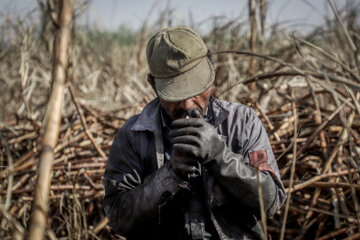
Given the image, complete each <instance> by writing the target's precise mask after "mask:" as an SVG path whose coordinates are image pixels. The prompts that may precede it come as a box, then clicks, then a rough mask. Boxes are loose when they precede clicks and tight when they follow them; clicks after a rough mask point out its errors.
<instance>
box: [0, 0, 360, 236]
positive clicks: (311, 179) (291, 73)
mask: <svg viewBox="0 0 360 240" xmlns="http://www.w3.org/2000/svg"><path fill="white" fill-rule="evenodd" d="M39 2H40V3H41V1H39ZM49 2H52V1H49ZM249 2H252V1H249ZM262 2H266V1H262ZM330 3H331V1H329V4H330ZM51 7H54V8H56V6H51V4H49V5H47V4H45V3H42V4H40V7H39V11H40V12H41V21H40V23H39V22H37V21H35V20H34V16H33V15H31V14H29V15H27V16H6V15H3V16H1V20H0V31H1V34H0V88H1V97H0V107H1V111H0V120H1V122H0V140H1V145H0V147H1V152H0V166H1V168H0V179H1V182H0V183H1V184H0V216H1V217H0V219H1V221H0V224H1V225H0V238H2V239H22V238H23V236H24V233H25V232H26V229H27V227H28V225H29V219H30V213H31V204H32V201H33V200H34V199H33V197H34V195H33V191H34V186H35V182H36V177H37V173H36V170H37V163H38V161H39V155H40V150H41V146H40V142H41V141H40V140H39V137H40V135H41V133H40V129H41V125H42V119H43V117H44V114H45V110H46V105H47V103H48V101H49V94H50V88H51V71H52V45H53V36H54V26H53V22H52V21H51V19H52V18H51V15H52V14H54V11H51V9H49V8H51ZM84 7H86V6H84V5H81V4H79V3H77V4H76V5H75V10H76V11H75V14H74V16H78V15H80V14H81V13H82V11H83V9H84ZM249 8H250V9H253V10H256V8H254V7H253V8H252V6H249ZM258 11H259V12H260V13H261V14H253V15H251V14H250V21H249V23H250V27H248V26H249V23H248V22H247V21H246V22H242V21H240V20H239V19H234V20H229V19H219V18H214V19H210V20H209V21H212V23H213V25H212V29H211V30H210V31H209V32H208V33H207V34H206V35H204V36H203V37H204V40H205V41H206V43H207V45H208V46H209V48H210V49H211V50H213V52H214V56H213V58H214V61H215V64H216V66H217V69H218V70H217V75H216V83H215V85H216V91H215V93H214V94H215V96H216V97H218V98H220V99H225V100H228V101H234V102H241V103H243V104H246V105H249V106H252V107H253V108H254V109H255V110H256V111H257V113H258V115H259V117H260V118H261V120H262V121H263V124H264V126H265V127H266V128H267V130H268V134H269V138H270V141H271V144H272V146H273V149H274V152H275V155H276V157H277V159H278V165H279V168H280V172H281V177H282V179H283V182H284V185H285V186H286V188H287V191H288V194H289V196H290V197H289V201H288V202H286V204H285V206H284V207H283V208H282V210H281V211H278V213H277V214H276V215H275V216H274V217H272V218H270V219H268V221H267V230H268V232H269V233H270V234H271V235H272V236H273V239H279V238H280V237H281V233H282V232H283V233H284V239H322V240H325V239H359V238H360V234H359V232H360V208H359V201H358V199H359V198H360V187H359V186H360V184H359V183H360V175H359V170H360V158H359V155H360V147H359V146H360V105H359V99H360V55H359V51H360V16H359V12H360V4H359V2H356V1H349V2H348V4H347V5H346V7H345V8H344V9H338V12H339V15H340V16H339V18H336V17H333V16H334V15H333V14H331V16H328V18H327V19H326V20H327V21H326V24H325V25H324V26H321V27H318V28H316V29H314V30H313V31H312V32H310V33H308V34H306V35H300V34H288V33H287V32H286V31H283V28H282V26H281V25H280V26H266V25H264V24H262V23H264V20H265V15H264V14H265V12H264V11H265V10H264V9H261V8H259V9H258ZM171 13H172V10H171V9H170V8H169V7H167V8H166V9H165V10H164V14H160V15H161V16H165V17H161V18H159V21H158V22H157V23H156V25H154V26H147V25H146V24H144V26H143V28H142V29H141V30H140V31H138V32H131V31H126V29H122V30H119V31H118V32H117V33H109V32H102V31H99V30H98V29H91V28H90V29H89V28H84V27H80V26H77V25H76V24H75V23H76V19H75V20H74V21H73V23H74V24H73V27H72V36H71V44H70V49H69V67H68V71H67V79H68V83H67V89H66V91H65V100H64V105H63V110H62V115H63V118H62V124H61V128H60V135H59V139H58V144H57V146H56V148H55V155H54V165H53V171H52V181H51V186H50V196H49V213H48V227H47V230H46V233H45V236H46V238H47V239H57V238H59V239H99V238H116V237H119V236H117V235H116V234H115V233H114V232H112V231H111V230H110V229H109V228H108V227H107V226H106V219H105V216H104V213H103V210H102V197H103V195H104V191H103V186H102V175H103V172H104V167H105V164H106V157H105V156H106V154H107V153H108V151H109V148H110V146H111V143H112V138H113V136H114V134H115V133H116V130H117V129H118V128H119V127H121V125H122V124H123V123H124V122H125V121H126V120H127V119H128V118H129V117H130V116H131V115H133V114H135V113H139V112H140V111H141V109H142V108H143V107H144V105H145V104H146V103H148V102H149V101H150V100H151V99H153V98H154V94H153V92H152V90H151V88H150V87H149V86H148V85H147V83H146V73H147V71H148V70H147V66H146V60H145V47H146V41H147V39H148V37H149V36H150V35H151V33H153V32H154V31H156V30H158V29H160V28H162V27H164V26H167V25H168V24H171V19H172V16H171ZM333 13H335V12H333ZM336 14H337V12H336ZM256 16H257V17H258V21H256V20H255V17H256ZM252 23H254V24H255V27H254V25H252ZM259 23H260V24H259ZM192 27H193V28H195V29H197V28H198V26H197V25H196V24H193V26H192ZM249 29H250V30H249ZM264 36H266V37H264ZM255 52H256V53H255ZM70 88H71V89H72V91H69V89H70ZM72 96H73V97H72ZM104 153H105V154H104ZM290 194H291V195H290ZM284 223H286V225H284ZM351 237H352V238H351Z"/></svg>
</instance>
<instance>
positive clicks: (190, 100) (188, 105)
mask: <svg viewBox="0 0 360 240" xmlns="http://www.w3.org/2000/svg"><path fill="white" fill-rule="evenodd" d="M180 105H181V107H182V108H183V109H185V110H188V109H190V108H191V107H192V106H193V105H194V98H188V99H185V100H183V101H181V103H180Z"/></svg>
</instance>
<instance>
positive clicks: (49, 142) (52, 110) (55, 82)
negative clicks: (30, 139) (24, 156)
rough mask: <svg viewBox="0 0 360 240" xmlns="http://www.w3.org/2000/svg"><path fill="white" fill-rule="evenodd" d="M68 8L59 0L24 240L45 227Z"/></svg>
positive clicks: (36, 238)
mask: <svg viewBox="0 0 360 240" xmlns="http://www.w3.org/2000/svg"><path fill="white" fill-rule="evenodd" d="M72 6H73V0H63V1H61V7H60V9H59V15H58V16H59V18H58V19H59V20H58V22H57V24H56V27H57V29H56V35H55V42H54V43H55V44H54V63H53V74H52V91H51V95H50V100H49V104H48V106H47V110H46V115H45V118H44V121H43V125H42V127H43V128H42V134H41V135H42V136H41V139H42V141H41V142H42V145H41V149H42V150H41V154H40V161H39V166H38V177H37V182H36V187H35V199H34V202H33V206H32V215H31V223H30V226H29V233H28V236H27V239H29V240H39V239H43V237H44V231H45V228H46V224H47V212H48V195H49V187H50V184H51V169H52V164H53V160H54V149H55V146H56V144H57V140H58V136H59V129H60V123H61V110H62V104H63V98H64V89H65V83H66V68H67V65H68V62H67V59H68V54H67V51H68V46H69V40H70V28H71V20H72Z"/></svg>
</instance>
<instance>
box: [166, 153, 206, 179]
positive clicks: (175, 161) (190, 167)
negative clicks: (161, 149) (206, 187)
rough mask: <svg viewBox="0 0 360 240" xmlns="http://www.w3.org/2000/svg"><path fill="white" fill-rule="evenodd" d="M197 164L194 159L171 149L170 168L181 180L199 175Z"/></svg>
mask: <svg viewBox="0 0 360 240" xmlns="http://www.w3.org/2000/svg"><path fill="white" fill-rule="evenodd" d="M198 164H199V162H198V161H197V159H195V158H194V157H192V156H189V155H188V154H186V153H184V152H181V151H178V150H175V149H173V153H172V155H171V157H170V167H171V168H172V169H173V170H174V172H175V174H176V175H177V176H178V177H180V178H181V179H182V180H189V178H190V177H191V176H198V175H200V174H201V173H200V172H199V171H200V170H199V169H201V168H199V166H198Z"/></svg>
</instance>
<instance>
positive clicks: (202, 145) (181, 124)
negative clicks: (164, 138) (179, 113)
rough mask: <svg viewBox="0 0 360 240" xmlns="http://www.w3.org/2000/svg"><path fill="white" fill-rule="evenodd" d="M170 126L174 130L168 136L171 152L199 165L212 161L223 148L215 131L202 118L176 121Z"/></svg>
mask: <svg viewBox="0 0 360 240" xmlns="http://www.w3.org/2000/svg"><path fill="white" fill-rule="evenodd" d="M172 126H173V127H174V128H175V129H174V130H172V131H170V133H169V136H170V138H171V144H173V151H176V152H181V153H184V154H186V155H188V156H191V157H194V158H196V159H197V161H199V162H200V163H205V162H207V161H210V160H212V159H214V158H215V156H216V155H217V154H218V152H219V151H221V148H223V147H224V144H223V142H222V141H221V139H220V137H219V136H218V134H217V132H216V129H215V128H214V127H213V126H212V125H211V124H209V123H207V122H206V121H205V120H203V119H202V118H183V119H178V120H175V121H173V122H172Z"/></svg>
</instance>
